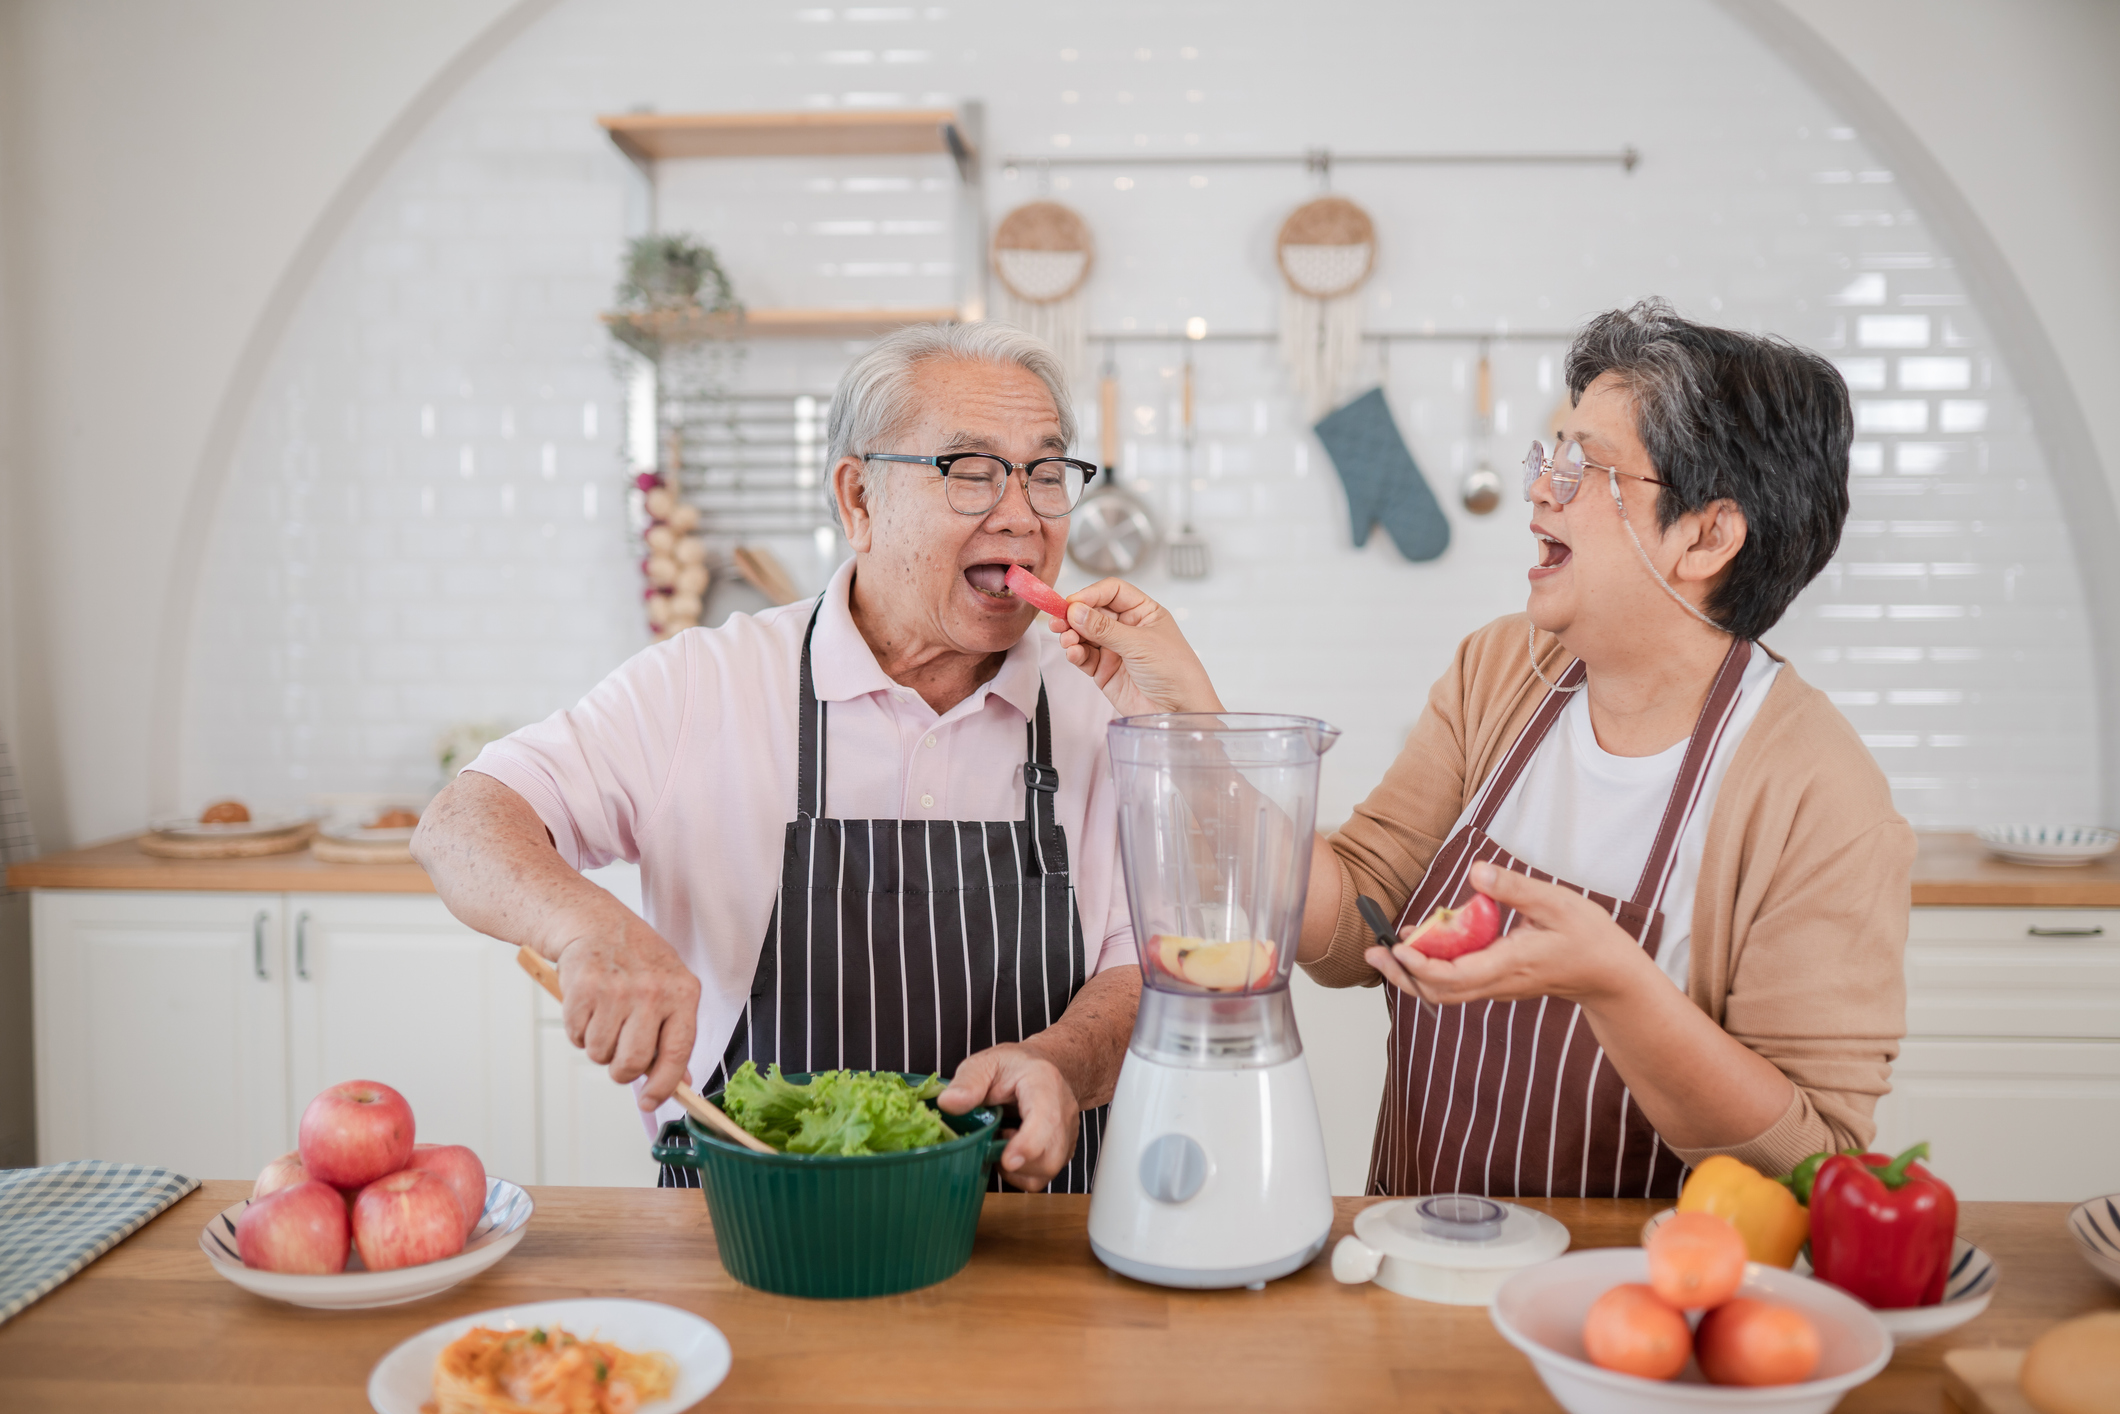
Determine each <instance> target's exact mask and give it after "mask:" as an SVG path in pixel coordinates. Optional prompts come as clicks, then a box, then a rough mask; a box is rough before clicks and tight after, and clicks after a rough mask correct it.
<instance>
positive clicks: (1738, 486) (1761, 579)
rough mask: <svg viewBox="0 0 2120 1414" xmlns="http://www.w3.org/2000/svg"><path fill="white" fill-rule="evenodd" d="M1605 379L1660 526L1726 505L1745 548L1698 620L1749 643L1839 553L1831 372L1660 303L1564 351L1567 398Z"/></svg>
mask: <svg viewBox="0 0 2120 1414" xmlns="http://www.w3.org/2000/svg"><path fill="white" fill-rule="evenodd" d="M1607 373H1610V374H1612V375H1614V376H1615V377H1616V378H1617V379H1618V380H1619V381H1620V383H1621V384H1623V385H1624V386H1625V387H1626V389H1627V391H1628V392H1629V393H1631V394H1632V395H1633V397H1634V409H1635V411H1634V419H1635V431H1636V432H1637V434H1639V436H1640V437H1641V439H1642V445H1643V446H1644V447H1645V448H1647V449H1648V452H1649V460H1650V462H1651V463H1652V464H1653V465H1654V466H1655V468H1656V475H1657V477H1658V478H1659V479H1660V480H1663V481H1666V482H1669V483H1670V485H1669V486H1668V487H1667V488H1666V489H1665V490H1662V491H1660V492H1658V493H1657V500H1656V519H1657V523H1658V525H1660V526H1662V527H1663V528H1664V529H1666V530H1668V529H1670V527H1671V525H1672V523H1673V522H1674V521H1676V520H1677V519H1678V518H1679V517H1680V516H1682V515H1684V514H1685V513H1686V512H1688V511H1697V510H1700V509H1701V508H1702V507H1704V506H1707V505H1708V504H1710V503H1711V502H1714V501H1720V500H1730V501H1735V502H1736V503H1737V505H1738V508H1739V509H1740V510H1742V511H1743V512H1744V516H1745V543H1744V548H1742V549H1741V550H1739V551H1738V552H1737V557H1736V558H1735V559H1734V560H1732V561H1731V562H1730V564H1729V566H1728V568H1726V569H1725V570H1724V571H1723V576H1722V579H1721V581H1720V582H1719V583H1718V584H1717V585H1716V586H1715V588H1714V590H1713V591H1711V592H1710V594H1709V595H1708V602H1707V606H1706V607H1707V612H1708V616H1709V617H1710V618H1712V619H1714V620H1715V621H1716V622H1717V623H1719V624H1721V625H1722V626H1723V627H1724V628H1726V629H1728V630H1729V631H1730V632H1731V633H1733V634H1736V635H1737V636H1738V637H1739V638H1747V639H1753V638H1758V637H1759V636H1760V635H1761V634H1763V633H1765V632H1766V631H1767V630H1768V629H1770V628H1772V627H1773V626H1774V624H1775V622H1776V621H1777V620H1778V619H1780V618H1781V616H1782V613H1783V611H1784V610H1786V609H1787V608H1788V607H1789V604H1790V601H1792V600H1793V599H1795V598H1796V596H1797V594H1798V593H1799V592H1800V591H1801V590H1802V589H1803V587H1804V586H1805V585H1807V584H1809V583H1810V582H1811V581H1812V580H1813V579H1814V578H1816V577H1817V575H1818V572H1819V571H1820V570H1822V569H1824V568H1825V567H1826V562H1827V561H1828V560H1830V559H1832V558H1833V552H1834V551H1835V550H1836V549H1838V548H1839V547H1840V528H1841V526H1842V524H1844V523H1845V522H1846V520H1847V518H1848V441H1849V439H1850V438H1851V437H1852V436H1853V434H1854V420H1853V418H1852V417H1851V416H1850V414H1849V410H1848V387H1847V384H1846V383H1844V382H1842V381H1841V377H1840V372H1839V370H1837V369H1835V368H1834V367H1833V365H1832V364H1830V363H1828V362H1826V360H1825V359H1823V358H1821V357H1819V356H1818V355H1817V354H1815V353H1812V352H1811V351H1810V350H1809V349H1800V348H1798V347H1796V346H1795V345H1794V344H1791V343H1789V342H1788V341H1787V340H1785V339H1773V338H1762V337H1761V336H1759V335H1757V334H1745V333H1740V332H1739V331H1737V330H1735V329H1715V328H1711V327H1709V326H1708V325H1705V324H1695V323H1693V322H1691V321H1690V320H1686V319H1681V318H1679V317H1678V315H1677V314H1676V313H1675V312H1674V311H1673V310H1672V308H1671V306H1670V305H1668V304H1666V303H1665V302H1664V301H1662V300H1660V299H1646V300H1643V301H1641V302H1640V303H1639V304H1636V305H1634V306H1633V307H1632V308H1629V309H1615V310H1612V311H1611V312H1610V313H1607V314H1600V315H1599V316H1597V318H1595V319H1593V320H1591V321H1590V323H1589V324H1588V325H1587V326H1585V327H1584V329H1583V332H1582V333H1580V334H1578V335H1576V338H1575V343H1574V344H1573V345H1572V346H1570V348H1569V350H1568V396H1569V399H1570V401H1571V402H1579V401H1581V399H1582V396H1583V390H1584V389H1586V388H1588V387H1589V386H1590V385H1591V384H1592V383H1593V382H1595V381H1597V379H1598V378H1599V377H1600V376H1601V375H1603V374H1607Z"/></svg>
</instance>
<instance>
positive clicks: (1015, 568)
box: [1005, 565, 1067, 623]
mask: <svg viewBox="0 0 2120 1414" xmlns="http://www.w3.org/2000/svg"><path fill="white" fill-rule="evenodd" d="M1005 582H1006V583H1007V585H1008V592H1009V593H1011V594H1013V595H1015V596H1016V597H1017V598H1018V599H1021V600H1022V601H1023V602H1024V603H1026V604H1028V605H1030V606H1031V607H1032V608H1033V609H1036V610H1038V611H1039V612H1040V613H1045V614H1051V615H1052V616H1053V617H1054V618H1056V619H1058V620H1060V622H1061V623H1066V622H1067V600H1065V599H1063V598H1061V597H1060V592H1059V591H1058V590H1056V589H1054V588H1053V587H1052V586H1051V585H1050V584H1047V583H1046V582H1045V581H1044V580H1042V579H1040V578H1038V576H1036V575H1034V574H1032V573H1031V572H1030V571H1029V570H1027V569H1025V568H1024V567H1023V566H1021V565H1010V566H1009V567H1008V575H1007V576H1006V579H1005Z"/></svg>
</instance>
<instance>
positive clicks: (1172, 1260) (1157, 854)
mask: <svg viewBox="0 0 2120 1414" xmlns="http://www.w3.org/2000/svg"><path fill="white" fill-rule="evenodd" d="M1109 737H1110V743H1111V758H1112V778H1113V783H1114V785H1115V786H1116V795H1117V802H1118V812H1119V854H1120V861H1121V863H1122V865H1123V867H1124V869H1125V873H1126V896H1127V903H1128V906H1129V908H1130V910H1131V912H1132V915H1133V927H1134V937H1135V940H1136V942H1137V944H1138V946H1139V949H1140V954H1141V979H1142V991H1141V1009H1140V1013H1139V1015H1138V1017H1137V1019H1136V1021H1135V1023H1134V1034H1133V1038H1132V1041H1131V1042H1130V1043H1129V1045H1128V1048H1127V1056H1126V1060H1125V1062H1124V1064H1123V1066H1122V1067H1121V1070H1120V1074H1119V1082H1118V1086H1117V1089H1116V1092H1115V1093H1114V1095H1113V1098H1112V1108H1111V1116H1110V1120H1109V1125H1108V1128H1107V1130H1106V1132H1105V1135H1104V1140H1103V1145H1102V1149H1101V1153H1100V1157H1099V1161H1098V1169H1097V1178H1096V1182H1095V1185H1094V1189H1093V1195H1092V1198H1091V1204H1090V1241H1091V1246H1092V1247H1093V1248H1094V1250H1095V1251H1096V1253H1097V1256H1098V1257H1099V1259H1100V1260H1102V1261H1103V1262H1104V1263H1105V1265H1107V1266H1109V1267H1111V1268H1112V1269H1113V1270H1115V1271H1119V1272H1121V1273H1123V1274H1125V1275H1127V1276H1132V1277H1135V1278H1137V1279H1139V1280H1143V1281H1153V1282H1158V1283H1160V1284H1163V1285H1168V1286H1189V1287H1213V1286H1246V1285H1258V1284H1260V1283H1263V1282H1265V1281H1267V1280H1270V1279H1272V1278H1273V1277H1277V1276H1281V1275H1285V1274H1286V1273H1288V1272H1290V1271H1294V1270H1296V1269H1297V1268H1299V1267H1301V1266H1303V1265H1304V1264H1305V1263H1307V1262H1308V1261H1309V1260H1310V1259H1311V1258H1312V1257H1314V1256H1316V1255H1317V1253H1318V1252H1319V1251H1320V1250H1322V1248H1323V1245H1324V1241H1325V1236H1326V1233H1327V1231H1328V1230H1329V1229H1330V1227H1331V1225H1332V1198H1331V1189H1330V1184H1329V1183H1328V1181H1327V1178H1326V1172H1325V1150H1324V1139H1323V1136H1322V1133H1321V1131H1320V1129H1319V1126H1318V1119H1317V1107H1316V1100H1315V1097H1314V1096H1313V1094H1312V1092H1311V1088H1310V1076H1309V1070H1308V1068H1307V1067H1306V1066H1305V1064H1304V1062H1303V1046H1302V1041H1301V1038H1300V1037H1299V1036H1298V1035H1297V1033H1296V1025H1295V1013H1294V1010H1293V1008H1292V1005H1291V1001H1290V996H1289V987H1288V979H1289V973H1290V971H1291V969H1292V968H1293V967H1294V965H1295V955H1296V946H1297V943H1298V940H1299V938H1300V935H1301V933H1302V928H1303V903H1304V896H1305V893H1306V891H1307V889H1308V886H1309V879H1310V858H1311V849H1312V842H1313V837H1314V833H1315V826H1316V820H1317V797H1318V767H1319V762H1320V758H1321V757H1322V756H1323V755H1324V753H1325V752H1326V751H1327V750H1328V749H1330V747H1331V746H1332V743H1333V742H1334V741H1335V740H1337V739H1338V737H1339V732H1338V731H1337V730H1336V729H1335V728H1333V727H1330V726H1328V725H1326V724H1325V723H1323V722H1320V721H1316V720H1314V719H1312V718H1308V717H1285V716H1266V715H1252V714H1243V713H1219V714H1207V713H1171V714H1165V715H1159V716H1149V717H1128V718H1122V719H1120V720H1118V721H1115V722H1113V723H1112V724H1111V726H1110V728H1109Z"/></svg>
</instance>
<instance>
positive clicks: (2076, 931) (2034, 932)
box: [2024, 923, 2105, 938]
mask: <svg viewBox="0 0 2120 1414" xmlns="http://www.w3.org/2000/svg"><path fill="white" fill-rule="evenodd" d="M2024 933H2025V936H2026V937H2028V938H2102V937H2104V936H2105V930H2104V929H2103V928H2042V927H2040V926H2039V925H2038V924H2036V923H2035V924H2033V925H2032V926H2031V927H2029V928H2027V929H2025V930H2024Z"/></svg>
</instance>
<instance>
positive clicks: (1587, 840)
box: [1451, 644, 1781, 991]
mask: <svg viewBox="0 0 2120 1414" xmlns="http://www.w3.org/2000/svg"><path fill="white" fill-rule="evenodd" d="M1780 666H1781V665H1780V664H1779V663H1777V662H1775V661H1774V659H1773V658H1771V657H1769V656H1768V655H1767V653H1766V650H1764V649H1762V648H1760V647H1759V646H1758V645H1756V644H1755V645H1754V646H1753V649H1752V658H1751V661H1750V662H1748V663H1746V664H1745V674H1744V677H1743V678H1742V679H1741V680H1740V682H1739V686H1738V696H1737V705H1736V706H1735V707H1734V708H1732V709H1731V713H1730V726H1729V729H1728V730H1727V731H1725V732H1724V733H1723V738H1722V741H1721V743H1720V744H1719V745H1718V746H1717V747H1716V749H1715V754H1714V755H1713V756H1712V757H1710V758H1709V760H1708V766H1707V771H1706V779H1705V780H1704V781H1703V782H1702V785H1701V792H1700V803H1699V804H1698V805H1696V806H1695V807H1694V810H1693V814H1692V815H1691V816H1690V817H1689V818H1688V819H1687V820H1686V825H1685V829H1684V830H1683V831H1682V832H1681V833H1680V834H1679V837H1678V851H1677V852H1678V858H1677V860H1676V862H1675V863H1674V864H1673V866H1672V870H1671V881H1670V883H1669V884H1668V885H1667V886H1666V888H1665V890H1664V898H1663V903H1662V905H1661V909H1662V912H1663V915H1664V933H1663V943H1662V945H1661V947H1660V948H1659V949H1658V951H1657V957H1656V963H1657V966H1658V967H1660V968H1662V969H1663V972H1664V975H1665V976H1667V977H1669V978H1670V979H1671V980H1672V982H1673V983H1675V984H1676V985H1677V986H1678V988H1679V990H1680V991H1684V990H1685V988H1686V963H1687V956H1688V954H1689V952H1690V951H1691V949H1690V947H1689V944H1690V942H1691V940H1692V936H1693V887H1694V883H1695V881H1696V880H1697V879H1698V878H1699V876H1700V857H1701V850H1702V847H1703V846H1704V845H1705V844H1706V843H1707V837H1708V820H1709V818H1710V817H1711V816H1712V815H1713V814H1714V813H1715V793H1716V791H1717V790H1718V789H1719V788H1720V787H1721V785H1722V778H1723V774H1724V773H1725V772H1726V771H1728V770H1729V768H1730V760H1731V758H1732V757H1734V756H1735V755H1736V754H1737V744H1738V743H1739V742H1741V741H1743V740H1744V735H1745V729H1746V728H1747V727H1749V726H1750V725H1751V724H1752V718H1753V717H1754V716H1755V715H1757V714H1758V712H1759V704H1760V703H1762V702H1764V701H1766V698H1767V689H1768V688H1769V687H1770V686H1771V685H1772V684H1773V681H1774V674H1775V672H1776V670H1777V669H1779V668H1780ZM1588 697H1589V694H1588V692H1587V691H1586V692H1577V693H1574V694H1572V695H1571V696H1570V698H1569V701H1568V705H1567V706H1566V707H1565V708H1563V709H1562V711H1561V716H1560V720H1559V721H1557V722H1555V723H1554V724H1553V730H1551V731H1549V732H1547V733H1546V739H1545V740H1544V741H1542V742H1540V743H1539V747H1538V751H1537V753H1536V754H1534V755H1533V756H1532V758H1531V764H1530V765H1529V766H1526V767H1525V768H1524V773H1523V775H1521V776H1519V777H1518V778H1517V782H1516V789H1515V790H1514V791H1512V792H1511V793H1510V795H1509V798H1508V799H1507V800H1505V801H1503V802H1502V807H1501V809H1500V810H1498V811H1496V812H1495V816H1494V821H1493V823H1492V824H1491V825H1489V826H1488V829H1487V833H1488V834H1489V835H1491V836H1493V838H1494V840H1495V841H1496V843H1498V844H1500V845H1501V847H1502V848H1503V849H1506V850H1508V851H1509V853H1510V854H1512V855H1514V856H1515V857H1516V858H1517V859H1518V860H1520V861H1522V862H1523V863H1525V864H1528V865H1531V866H1532V867H1533V868H1536V869H1539V870H1541V871H1543V872H1545V873H1548V874H1551V875H1552V876H1553V877H1554V878H1556V879H1565V880H1567V881H1568V882H1569V883H1571V884H1578V885H1581V886H1582V887H1583V888H1586V889H1590V890H1592V891H1594V892H1596V893H1601V894H1610V895H1611V896H1612V897H1614V898H1618V899H1628V898H1632V897H1633V896H1634V887H1635V885H1636V884H1638V883H1639V882H1640V881H1641V875H1642V868H1643V866H1644V865H1646V864H1647V863H1648V862H1649V847H1650V846H1651V845H1653V844H1655V843H1656V830H1657V826H1658V825H1660V824H1661V823H1662V822H1663V816H1664V807H1665V805H1666V804H1667V803H1668V802H1669V800H1670V798H1671V787H1672V785H1673V784H1674V783H1675V782H1676V781H1677V780H1678V769H1679V766H1680V765H1681V764H1683V762H1684V761H1685V757H1686V743H1685V742H1684V741H1681V742H1679V743H1678V744H1677V745H1675V746H1672V747H1671V748H1669V749H1668V750H1665V751H1659V752H1657V753H1656V754H1655V755H1654V756H1614V755H1613V754H1612V753H1611V752H1609V751H1607V750H1605V749H1604V748H1603V747H1601V746H1599V745H1598V744H1597V733H1596V732H1595V731H1594V730H1592V728H1591V726H1590V703H1589V701H1588V700H1587V699H1588ZM1477 805H1478V797H1477V795H1475V797H1474V799H1473V802H1472V803H1471V804H1469V805H1467V806H1466V807H1465V811H1464V813H1463V814H1462V815H1460V816H1459V817H1458V825H1459V826H1463V825H1464V824H1465V823H1466V822H1467V821H1468V820H1470V819H1471V817H1472V812H1473V810H1474V809H1475V808H1476V807H1477ZM1451 833H1453V834H1455V833H1456V830H1455V829H1453V830H1452V832H1451Z"/></svg>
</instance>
